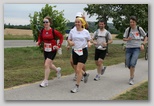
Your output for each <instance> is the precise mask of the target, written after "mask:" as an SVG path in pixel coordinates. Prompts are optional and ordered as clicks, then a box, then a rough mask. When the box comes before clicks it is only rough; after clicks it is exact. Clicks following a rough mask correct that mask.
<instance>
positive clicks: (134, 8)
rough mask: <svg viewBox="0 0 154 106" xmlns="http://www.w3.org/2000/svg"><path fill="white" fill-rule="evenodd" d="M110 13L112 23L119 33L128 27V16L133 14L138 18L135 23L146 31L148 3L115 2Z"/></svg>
mask: <svg viewBox="0 0 154 106" xmlns="http://www.w3.org/2000/svg"><path fill="white" fill-rule="evenodd" d="M114 6H115V7H117V8H116V9H115V10H114V12H113V13H114V14H112V16H111V17H112V18H113V23H114V26H115V27H116V29H118V30H119V31H120V32H121V33H123V32H124V31H125V29H126V28H127V27H129V18H130V16H132V15H134V16H136V17H137V18H138V22H137V24H138V25H139V26H141V27H142V28H143V29H144V30H145V31H148V4H116V5H114Z"/></svg>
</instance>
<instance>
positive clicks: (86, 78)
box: [83, 73, 89, 83]
mask: <svg viewBox="0 0 154 106" xmlns="http://www.w3.org/2000/svg"><path fill="white" fill-rule="evenodd" d="M88 77H89V73H86V75H85V76H83V78H84V83H87V81H88Z"/></svg>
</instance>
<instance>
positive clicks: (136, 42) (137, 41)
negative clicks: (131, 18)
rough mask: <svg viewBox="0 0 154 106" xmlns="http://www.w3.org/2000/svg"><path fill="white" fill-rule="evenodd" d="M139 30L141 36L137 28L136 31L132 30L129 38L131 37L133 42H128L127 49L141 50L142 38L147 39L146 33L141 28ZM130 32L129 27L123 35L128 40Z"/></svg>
mask: <svg viewBox="0 0 154 106" xmlns="http://www.w3.org/2000/svg"><path fill="white" fill-rule="evenodd" d="M139 30H140V33H141V35H140V33H139V31H138V29H137V26H136V28H135V29H132V28H131V30H130V33H129V37H131V38H132V40H129V41H127V43H126V48H139V47H140V46H141V39H142V38H141V37H145V36H146V33H145V31H144V30H143V29H142V28H141V27H139ZM128 31H129V27H128V28H127V29H126V30H125V33H124V35H123V37H124V38H127V35H128Z"/></svg>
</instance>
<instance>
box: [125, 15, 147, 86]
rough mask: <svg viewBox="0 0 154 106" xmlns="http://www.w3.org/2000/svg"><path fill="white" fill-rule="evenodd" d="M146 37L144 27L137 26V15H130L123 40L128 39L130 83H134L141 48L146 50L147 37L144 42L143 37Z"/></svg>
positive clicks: (127, 51) (127, 60)
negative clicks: (128, 25)
mask: <svg viewBox="0 0 154 106" xmlns="http://www.w3.org/2000/svg"><path fill="white" fill-rule="evenodd" d="M142 36H143V37H146V33H145V31H144V30H143V29H142V27H139V26H137V18H136V16H131V17H130V27H128V28H127V29H126V30H125V33H124V35H123V41H126V65H127V67H128V68H129V70H130V78H129V84H130V85H133V84H134V72H135V66H136V63H137V60H138V56H139V53H140V50H144V45H145V43H146V41H145V40H146V39H147V38H145V39H144V41H143V43H142V40H141V37H142Z"/></svg>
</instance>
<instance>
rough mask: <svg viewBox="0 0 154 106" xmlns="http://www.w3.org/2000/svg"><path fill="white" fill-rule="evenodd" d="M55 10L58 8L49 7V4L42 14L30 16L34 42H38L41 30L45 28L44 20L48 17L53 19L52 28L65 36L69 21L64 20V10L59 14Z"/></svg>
mask: <svg viewBox="0 0 154 106" xmlns="http://www.w3.org/2000/svg"><path fill="white" fill-rule="evenodd" d="M53 8H56V6H53V7H52V6H49V5H48V4H46V5H45V7H44V8H42V9H41V12H34V15H33V16H32V15H31V14H30V15H29V17H30V24H31V29H32V31H33V37H34V41H37V40H38V35H39V31H38V30H40V29H41V28H43V18H44V17H46V16H50V17H51V19H52V24H51V27H52V28H54V29H57V30H58V31H60V32H61V33H62V34H65V30H66V28H67V27H66V25H67V22H68V20H66V19H65V18H64V14H63V12H64V10H63V11H61V12H59V11H57V10H54V9H53Z"/></svg>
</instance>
